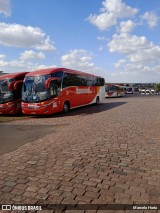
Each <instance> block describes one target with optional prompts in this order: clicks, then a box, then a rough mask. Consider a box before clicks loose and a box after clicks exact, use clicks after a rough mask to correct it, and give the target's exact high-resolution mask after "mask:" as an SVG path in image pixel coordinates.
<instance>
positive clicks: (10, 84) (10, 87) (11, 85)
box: [8, 81, 15, 91]
mask: <svg viewBox="0 0 160 213" xmlns="http://www.w3.org/2000/svg"><path fill="white" fill-rule="evenodd" d="M14 84H15V81H13V82H11V83H9V85H8V90H9V91H11V90H12V88H13V85H14Z"/></svg>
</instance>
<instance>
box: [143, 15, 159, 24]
mask: <svg viewBox="0 0 160 213" xmlns="http://www.w3.org/2000/svg"><path fill="white" fill-rule="evenodd" d="M141 18H142V19H144V20H146V21H147V23H148V25H149V27H150V28H154V27H156V26H157V23H158V19H159V18H158V16H157V15H156V14H155V13H154V12H146V13H145V14H144V15H143V16H141Z"/></svg>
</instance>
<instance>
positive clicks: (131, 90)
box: [124, 87, 134, 94]
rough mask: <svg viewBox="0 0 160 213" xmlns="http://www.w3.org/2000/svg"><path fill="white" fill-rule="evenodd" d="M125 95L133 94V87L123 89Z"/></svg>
mask: <svg viewBox="0 0 160 213" xmlns="http://www.w3.org/2000/svg"><path fill="white" fill-rule="evenodd" d="M124 92H125V94H133V92H134V88H133V87H124Z"/></svg>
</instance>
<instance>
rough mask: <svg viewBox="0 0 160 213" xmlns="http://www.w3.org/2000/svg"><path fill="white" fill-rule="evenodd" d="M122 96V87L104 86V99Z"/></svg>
mask: <svg viewBox="0 0 160 213" xmlns="http://www.w3.org/2000/svg"><path fill="white" fill-rule="evenodd" d="M122 96H124V90H123V86H121V85H115V84H106V85H105V97H106V98H108V97H122Z"/></svg>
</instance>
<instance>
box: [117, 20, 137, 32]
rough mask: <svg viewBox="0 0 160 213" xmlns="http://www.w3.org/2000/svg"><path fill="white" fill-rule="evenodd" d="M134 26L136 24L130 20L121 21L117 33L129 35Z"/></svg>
mask: <svg viewBox="0 0 160 213" xmlns="http://www.w3.org/2000/svg"><path fill="white" fill-rule="evenodd" d="M135 26H136V24H135V23H134V22H133V21H131V20H127V21H122V22H121V23H120V28H119V31H120V32H122V33H130V32H131V31H132V30H133V29H134V27H135Z"/></svg>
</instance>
